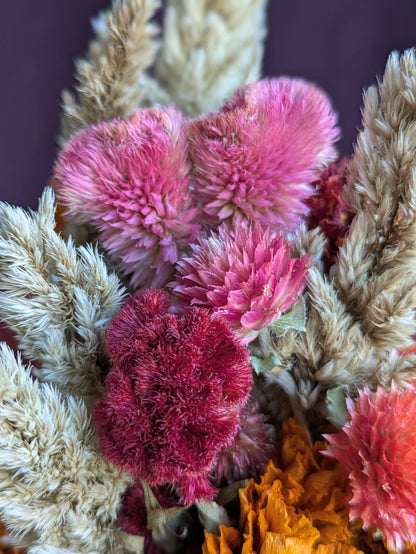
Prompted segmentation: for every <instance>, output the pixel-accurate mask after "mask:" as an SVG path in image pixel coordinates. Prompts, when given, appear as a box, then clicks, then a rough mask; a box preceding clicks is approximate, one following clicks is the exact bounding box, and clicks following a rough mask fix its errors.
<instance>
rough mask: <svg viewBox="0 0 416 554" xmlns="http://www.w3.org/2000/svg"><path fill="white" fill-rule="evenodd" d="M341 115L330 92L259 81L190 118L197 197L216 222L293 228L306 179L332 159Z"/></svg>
mask: <svg viewBox="0 0 416 554" xmlns="http://www.w3.org/2000/svg"><path fill="white" fill-rule="evenodd" d="M335 124H336V116H335V114H334V112H333V111H332V109H331V105H330V103H329V101H328V99H327V97H326V96H325V95H324V94H323V93H322V92H321V91H320V90H319V89H318V88H316V87H315V86H313V85H311V84H308V83H306V82H305V81H302V80H299V79H288V78H281V79H274V80H262V81H258V82H256V83H252V84H249V85H247V86H245V87H244V88H242V89H240V90H239V91H237V93H236V94H235V96H234V99H233V100H232V101H231V102H230V103H228V104H226V105H225V106H224V107H223V108H222V109H221V110H219V111H218V112H215V113H211V114H208V115H206V116H202V117H200V118H199V119H196V120H194V121H191V122H190V124H189V131H188V132H189V141H190V155H191V160H192V162H193V165H194V169H193V186H194V194H195V198H196V200H197V201H198V202H201V203H202V209H203V210H204V212H205V213H206V214H207V215H208V216H209V217H210V218H214V222H215V221H216V222H218V221H223V220H227V219H229V218H235V217H236V216H237V217H245V218H248V219H249V220H253V221H259V222H260V223H261V224H262V225H263V226H265V227H271V228H272V229H274V230H285V231H286V232H288V231H294V230H296V229H297V227H298V226H299V223H300V222H301V221H302V220H303V219H305V217H306V215H307V213H308V207H307V205H306V203H305V201H306V200H307V199H308V198H309V197H310V196H311V194H312V193H313V189H312V188H311V187H310V186H309V185H308V184H307V183H309V182H311V181H313V180H315V179H316V178H317V177H318V175H319V173H320V171H321V170H322V168H323V167H324V165H326V164H327V163H329V162H330V161H332V160H333V159H334V157H335V150H334V147H333V143H334V141H335V140H336V139H337V138H338V129H337V128H336V126H335Z"/></svg>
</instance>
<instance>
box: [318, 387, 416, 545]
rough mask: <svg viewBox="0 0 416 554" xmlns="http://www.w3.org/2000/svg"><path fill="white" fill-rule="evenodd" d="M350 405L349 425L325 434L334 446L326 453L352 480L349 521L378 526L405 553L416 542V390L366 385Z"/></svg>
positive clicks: (367, 527)
mask: <svg viewBox="0 0 416 554" xmlns="http://www.w3.org/2000/svg"><path fill="white" fill-rule="evenodd" d="M347 408H348V414H349V417H348V420H347V423H346V425H345V426H344V427H343V428H342V429H341V431H339V432H338V433H336V434H333V435H325V438H326V439H327V441H328V442H329V444H330V449H329V450H327V451H325V452H324V454H326V455H327V456H331V457H333V458H335V459H336V460H338V462H339V463H340V464H341V466H342V468H343V470H344V472H345V474H346V476H347V477H348V479H349V484H348V494H347V505H348V508H349V514H350V519H351V520H355V519H358V518H361V519H362V521H363V526H364V529H369V528H370V527H372V526H375V527H377V528H378V529H380V531H382V532H383V533H384V535H385V537H386V540H387V542H388V544H389V546H390V548H393V549H395V550H397V551H400V550H401V549H402V548H403V546H404V544H405V543H411V544H416V389H415V387H414V386H409V388H407V389H405V390H399V389H397V388H396V386H395V384H394V383H393V384H392V386H391V390H390V391H386V390H384V389H382V388H381V387H379V388H378V390H377V392H376V393H372V392H371V391H370V390H369V389H368V388H365V389H364V390H363V391H361V392H360V393H359V396H358V398H357V400H356V402H353V401H352V400H351V399H347Z"/></svg>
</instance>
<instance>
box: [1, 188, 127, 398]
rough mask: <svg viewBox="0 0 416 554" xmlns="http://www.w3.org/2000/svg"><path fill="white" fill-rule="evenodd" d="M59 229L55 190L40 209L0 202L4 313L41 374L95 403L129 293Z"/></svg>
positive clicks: (90, 251) (97, 257)
mask: <svg viewBox="0 0 416 554" xmlns="http://www.w3.org/2000/svg"><path fill="white" fill-rule="evenodd" d="M54 228H55V204H54V194H53V192H52V189H50V188H46V189H45V190H44V192H43V194H42V197H41V199H40V202H39V210H38V212H26V211H24V210H22V209H21V208H14V207H11V206H9V205H7V204H5V203H1V204H0V313H1V316H2V319H3V320H4V321H5V322H6V323H7V324H8V325H9V326H10V327H11V328H12V330H13V331H14V333H15V335H16V338H17V342H18V345H19V348H20V349H21V350H22V351H23V352H24V354H25V355H26V356H27V357H28V359H30V360H36V361H37V364H36V365H37V367H36V368H34V369H33V371H34V373H35V374H36V375H37V377H38V378H39V379H41V380H42V381H47V382H50V383H53V384H55V385H56V386H58V387H59V389H60V390H61V391H62V392H65V393H71V394H78V395H82V396H83V397H84V398H85V399H87V397H90V400H91V401H94V400H95V398H96V396H97V395H98V394H99V391H100V390H101V387H102V383H103V379H104V374H105V371H106V368H107V365H108V357H107V355H106V353H105V351H104V345H103V342H104V336H105V331H106V328H107V325H108V323H109V322H110V320H111V318H112V317H113V316H114V315H115V313H116V312H117V311H118V309H119V307H120V304H121V301H122V299H123V296H124V293H125V290H124V288H123V287H122V286H121V284H120V281H119V279H118V277H117V276H116V275H114V274H111V273H109V271H108V269H107V267H106V266H105V263H104V261H103V260H102V257H101V256H100V255H99V254H98V252H97V251H96V250H95V249H94V248H93V247H91V246H87V247H79V248H75V247H74V245H73V244H72V242H71V240H68V241H65V240H63V238H62V237H61V236H60V235H58V234H57V233H56V232H55V230H54Z"/></svg>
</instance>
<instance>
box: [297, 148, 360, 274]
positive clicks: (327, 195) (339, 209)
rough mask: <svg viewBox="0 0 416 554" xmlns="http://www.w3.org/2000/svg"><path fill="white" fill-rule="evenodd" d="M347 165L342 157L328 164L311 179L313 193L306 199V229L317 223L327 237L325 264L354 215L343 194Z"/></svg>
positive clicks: (329, 264)
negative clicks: (307, 215)
mask: <svg viewBox="0 0 416 554" xmlns="http://www.w3.org/2000/svg"><path fill="white" fill-rule="evenodd" d="M347 167H348V160H347V159H346V158H341V159H340V160H338V161H337V162H334V163H332V164H330V165H329V166H328V167H327V168H326V169H325V170H324V171H323V172H322V174H321V175H320V176H319V179H317V180H316V181H314V182H313V183H311V185H312V187H313V188H314V191H315V193H314V195H313V196H312V197H311V198H309V200H308V201H307V204H308V206H309V208H310V214H309V217H308V222H307V223H308V227H309V229H314V228H315V227H318V225H319V227H320V228H321V229H322V231H323V232H324V233H325V235H326V236H327V238H328V243H327V247H326V250H325V259H326V262H327V265H328V267H330V266H331V265H332V264H333V263H334V261H335V257H336V254H337V251H338V247H339V246H341V245H342V243H343V239H344V237H345V235H346V233H347V231H348V229H349V227H350V223H351V221H352V218H353V217H354V215H355V214H354V212H353V211H352V210H351V209H350V208H349V206H348V204H347V202H346V200H345V198H344V188H345V185H346V181H347Z"/></svg>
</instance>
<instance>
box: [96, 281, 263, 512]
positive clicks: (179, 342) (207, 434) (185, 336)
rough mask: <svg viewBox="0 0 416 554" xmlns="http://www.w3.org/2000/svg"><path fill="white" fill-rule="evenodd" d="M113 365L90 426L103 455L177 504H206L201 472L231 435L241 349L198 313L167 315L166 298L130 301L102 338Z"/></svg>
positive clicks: (245, 360) (239, 402)
mask: <svg viewBox="0 0 416 554" xmlns="http://www.w3.org/2000/svg"><path fill="white" fill-rule="evenodd" d="M107 349H108V352H109V354H110V356H111V357H112V360H113V364H114V365H113V367H112V369H111V371H110V372H109V374H108V376H107V379H106V384H105V396H104V398H103V399H102V400H99V401H98V403H97V404H96V407H95V412H94V420H95V424H96V427H97V430H98V434H99V437H100V445H101V448H102V450H103V452H104V454H105V455H106V456H107V458H108V459H109V460H110V461H111V462H113V463H114V464H116V465H117V466H119V467H121V468H123V469H125V470H127V471H129V472H130V473H131V474H132V475H133V476H135V477H136V478H138V477H140V478H143V479H145V480H146V481H147V482H148V483H149V484H150V485H162V484H164V483H172V484H176V486H177V489H178V493H179V495H180V500H181V502H183V503H185V504H192V503H193V502H194V501H195V500H197V499H199V498H202V499H208V498H212V497H213V496H214V494H215V489H214V488H213V486H212V484H211V483H210V482H209V481H208V478H207V477H208V474H209V472H210V470H211V467H212V465H213V463H214V461H215V459H216V456H217V453H218V452H219V450H220V449H221V448H222V447H224V446H226V445H228V444H230V443H231V442H232V440H233V438H234V435H235V434H236V432H237V430H238V422H239V415H240V410H241V407H242V406H244V405H245V404H246V402H247V400H248V396H249V393H250V390H251V386H252V371H251V365H250V361H249V356H248V350H247V348H245V347H244V346H243V345H242V344H241V343H240V342H239V341H237V340H236V339H235V337H234V333H233V332H232V330H231V329H230V328H229V327H228V325H227V324H226V323H225V321H224V320H223V319H222V318H220V317H215V316H212V314H211V313H210V312H209V311H208V310H205V309H201V308H190V309H188V310H185V311H184V312H183V313H180V314H174V313H170V304H169V296H168V294H167V293H166V292H164V291H162V290H147V289H146V290H144V291H140V292H139V293H137V294H136V295H134V296H131V297H130V298H129V299H128V300H127V302H126V304H125V305H124V307H123V308H122V309H121V311H120V312H119V314H118V315H117V316H116V317H115V319H114V320H113V321H112V323H111V324H110V326H109V328H108V331H107Z"/></svg>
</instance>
